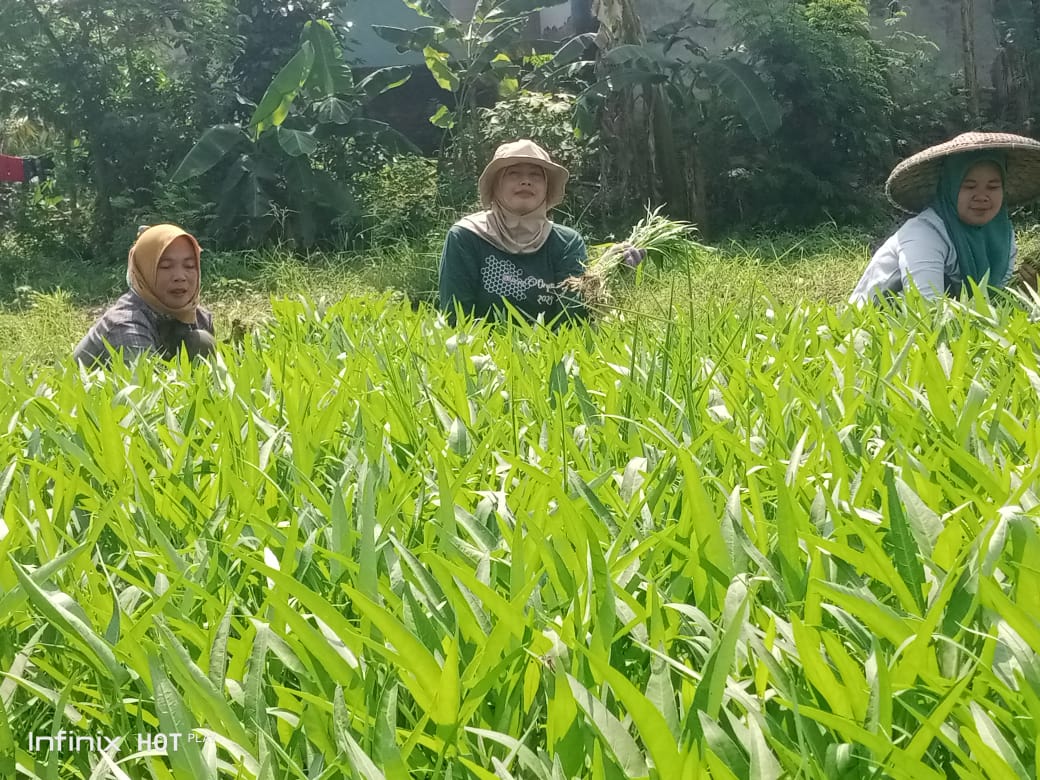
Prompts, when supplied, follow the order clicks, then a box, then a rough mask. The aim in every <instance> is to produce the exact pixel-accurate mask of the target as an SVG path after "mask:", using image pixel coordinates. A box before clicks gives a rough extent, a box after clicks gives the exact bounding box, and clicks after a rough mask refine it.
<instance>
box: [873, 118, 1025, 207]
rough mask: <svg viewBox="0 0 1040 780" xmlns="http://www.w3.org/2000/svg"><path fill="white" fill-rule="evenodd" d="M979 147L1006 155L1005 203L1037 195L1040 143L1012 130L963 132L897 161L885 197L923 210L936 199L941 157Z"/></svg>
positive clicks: (1013, 203)
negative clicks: (1012, 132) (1013, 132)
mask: <svg viewBox="0 0 1040 780" xmlns="http://www.w3.org/2000/svg"><path fill="white" fill-rule="evenodd" d="M980 150H993V151H1002V152H1006V154H1007V177H1006V178H1005V180H1004V203H1006V204H1007V205H1008V206H1018V205H1020V204H1022V203H1028V202H1029V201H1031V200H1033V199H1034V198H1037V197H1040V142H1038V141H1034V140H1033V139H1032V138H1027V137H1025V136H1024V135H1012V134H1011V133H964V134H963V135H959V136H957V137H956V138H954V139H952V140H950V141H947V142H946V143H942V144H939V145H937V146H931V147H929V148H927V149H925V150H924V151H922V152H918V153H917V154H915V155H913V156H912V157H907V158H906V159H905V160H903V162H901V163H899V165H897V166H896V167H895V169H894V170H893V171H892V173H891V175H889V177H888V181H887V182H886V183H885V192H886V193H887V194H888V199H889V200H890V201H892V202H893V203H894V204H895V205H896V206H898V207H899V208H901V209H903V210H905V211H912V212H919V211H923V210H924V209H926V208H927V207H928V206H929V205H931V203H932V201H934V200H935V195H936V188H937V186H938V183H939V174H940V171H941V170H942V164H943V160H945V159H946V158H947V157H949V156H951V155H954V154H960V153H962V152H976V151H980Z"/></svg>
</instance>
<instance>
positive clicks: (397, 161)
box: [358, 155, 448, 245]
mask: <svg viewBox="0 0 1040 780" xmlns="http://www.w3.org/2000/svg"><path fill="white" fill-rule="evenodd" d="M358 191H359V196H360V199H361V203H362V208H363V217H362V220H363V230H364V234H365V237H366V238H367V239H368V241H370V242H371V243H373V244H376V245H384V244H388V243H393V242H394V241H395V240H397V239H401V238H421V237H423V236H425V235H427V234H429V233H430V232H432V231H435V230H438V229H441V228H442V227H443V228H445V229H446V227H447V225H445V224H444V223H445V221H446V220H447V219H448V216H447V215H446V214H445V209H444V208H443V207H442V206H440V205H439V202H440V197H439V193H438V189H437V163H436V161H435V160H430V159H427V158H425V157H420V156H418V155H402V156H400V157H396V158H394V159H392V160H391V161H390V162H388V163H387V164H386V165H384V166H383V167H382V168H380V169H379V170H376V171H373V172H371V173H367V174H365V175H363V176H362V177H361V178H360V180H359V184H358Z"/></svg>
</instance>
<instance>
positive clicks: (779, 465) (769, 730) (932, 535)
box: [0, 295, 1040, 780]
mask: <svg viewBox="0 0 1040 780" xmlns="http://www.w3.org/2000/svg"><path fill="white" fill-rule="evenodd" d="M274 314H275V317H274V320H273V321H272V322H271V323H270V325H269V326H267V327H266V328H265V329H264V330H263V331H262V332H259V333H257V334H254V335H252V336H250V337H248V338H246V339H245V340H244V342H243V343H242V344H240V345H236V346H234V347H232V346H226V347H224V348H223V351H222V353H221V354H220V355H219V356H217V357H216V358H215V359H214V360H213V362H212V363H211V364H202V365H197V366H192V365H191V364H190V363H189V362H188V360H187V359H186V358H185V359H184V360H183V362H180V363H175V364H174V365H172V366H170V365H164V364H162V363H159V362H152V361H150V360H148V359H145V360H144V361H143V362H139V363H138V364H136V365H124V364H123V363H122V362H121V361H120V360H116V362H115V365H114V367H113V369H112V370H111V371H109V372H103V371H100V370H99V371H85V370H79V369H74V368H73V367H71V366H70V365H56V366H55V365H51V366H35V367H31V366H28V365H25V364H22V363H20V362H18V361H16V362H15V363H13V364H11V363H8V364H7V365H6V366H5V367H4V368H3V369H2V371H3V380H4V381H3V382H0V419H2V420H3V421H4V430H5V434H4V436H3V437H0V559H2V560H3V562H4V563H3V565H2V566H0V669H2V672H3V679H2V681H0V775H2V776H4V777H24V778H34V779H36V778H38V779H39V780H44V779H46V778H61V779H62V780H75V779H82V780H87V778H100V777H114V778H140V779H144V778H148V779H150V780H167V779H168V778H177V779H178V780H180V779H181V778H184V779H185V780H187V779H188V778H191V780H217V779H218V778H249V779H250V780H253V779H254V778H265V779H267V780H275V779H277V780H283V779H284V778H301V779H302V778H338V777H359V778H366V780H377V779H380V780H381V779H382V778H386V779H387V780H404V778H408V777H453V778H458V779H461V780H471V779H472V780H492V778H504V777H516V778H519V777H530V778H541V779H542V780H557V778H587V777H602V778H653V779H654V780H673V779H674V778H681V777H696V776H705V777H707V776H710V777H718V778H734V777H736V778H752V777H753V778H769V779H770V780H776V779H777V778H781V777H795V776H798V777H813V778H824V777H827V778H831V777H846V778H864V779H866V778H875V777H891V778H897V779H898V780H941V778H946V777H965V778H969V777H970V778H994V777H1007V778H1030V777H1035V776H1036V772H1037V743H1038V740H1037V736H1038V728H1037V723H1038V718H1040V659H1038V656H1037V652H1038V650H1040V619H1038V615H1040V497H1038V494H1037V488H1036V486H1037V481H1038V472H1040V466H1038V464H1040V437H1038V436H1037V429H1036V425H1035V422H1034V421H1035V420H1036V419H1037V416H1038V414H1040V362H1038V358H1037V355H1038V354H1040V350H1038V346H1040V345H1038V343H1037V332H1036V327H1035V325H1034V324H1033V323H1032V322H1030V321H1029V318H1028V317H1027V316H1026V314H1025V313H1023V312H1021V311H1018V310H1015V309H999V308H997V307H996V306H995V305H994V304H992V303H990V302H989V301H987V300H986V299H985V297H984V296H982V295H979V296H977V297H976V299H975V300H974V301H973V302H972V303H971V304H969V305H964V304H959V303H957V302H946V303H940V304H937V305H931V306H930V305H928V304H926V303H923V302H921V301H919V300H918V301H913V300H912V301H909V302H908V303H907V304H906V305H905V306H903V305H902V304H900V305H899V306H898V307H897V308H895V309H874V308H866V309H863V310H857V309H854V308H850V309H848V310H846V311H843V312H836V311H835V310H834V309H833V308H831V307H827V306H822V305H818V304H814V305H807V306H805V305H803V306H789V305H781V304H778V303H773V302H770V301H769V300H763V301H761V302H756V305H754V306H746V307H743V306H742V307H740V308H736V307H734V306H723V305H721V304H720V305H716V306H710V307H708V308H706V309H705V310H698V311H684V310H683V307H682V306H679V305H677V306H676V307H674V309H673V311H672V312H671V314H670V316H669V317H668V318H667V319H665V320H663V321H662V322H660V323H657V322H656V321H654V320H651V319H644V320H641V321H640V322H638V323H632V324H624V323H617V322H615V323H604V324H602V326H601V327H598V328H597V329H595V330H583V329H578V328H563V329H560V330H559V331H558V332H553V331H551V330H549V329H546V328H534V327H530V326H526V325H522V324H503V325H500V326H489V325H485V324H481V323H463V324H462V325H460V326H459V328H457V329H450V328H448V327H447V326H446V325H445V322H444V321H443V319H441V318H439V317H436V316H431V315H430V314H425V313H422V312H413V311H411V310H410V309H409V308H408V307H407V306H406V305H398V304H392V303H391V302H390V301H388V300H385V299H378V300H367V299H347V300H344V301H341V302H339V303H336V304H335V305H330V306H328V307H323V306H315V305H313V304H311V303H308V302H306V301H278V302H276V304H275V312H274ZM70 745H71V747H70Z"/></svg>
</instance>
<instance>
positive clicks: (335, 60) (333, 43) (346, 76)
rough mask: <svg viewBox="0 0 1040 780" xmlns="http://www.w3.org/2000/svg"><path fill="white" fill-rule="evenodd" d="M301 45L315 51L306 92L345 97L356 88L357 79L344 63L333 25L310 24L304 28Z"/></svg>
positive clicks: (319, 22)
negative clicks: (308, 44) (307, 43)
mask: <svg viewBox="0 0 1040 780" xmlns="http://www.w3.org/2000/svg"><path fill="white" fill-rule="evenodd" d="M302 42H304V43H306V42H309V43H310V45H311V47H312V49H313V50H314V61H313V63H312V65H311V69H310V74H309V75H308V76H307V81H306V83H305V84H304V87H305V89H307V90H308V91H310V92H311V93H312V94H316V95H320V96H325V97H332V96H333V95H342V94H346V93H348V92H350V91H351V90H352V89H353V87H354V77H353V75H352V74H351V71H350V67H349V66H348V65H347V63H346V62H344V61H343V50H342V48H341V47H340V45H339V41H338V40H337V38H336V33H335V32H334V31H333V29H332V25H331V24H329V23H328V22H326V21H324V20H320V21H313V20H312V21H309V22H307V23H306V24H305V25H304V27H303V36H302Z"/></svg>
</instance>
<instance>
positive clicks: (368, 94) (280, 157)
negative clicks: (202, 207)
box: [172, 21, 418, 246]
mask: <svg viewBox="0 0 1040 780" xmlns="http://www.w3.org/2000/svg"><path fill="white" fill-rule="evenodd" d="M410 75H411V71H410V69H408V68H407V67H392V68H383V69H381V70H377V71H375V72H374V73H372V74H371V75H369V76H368V77H367V78H365V79H364V80H362V81H360V82H358V83H355V82H354V79H353V76H352V74H351V71H350V68H349V66H348V65H347V64H346V61H345V60H344V57H343V51H342V48H341V47H340V44H339V41H338V40H337V38H336V35H335V32H334V31H333V29H332V26H331V25H329V24H328V22H324V21H319V22H313V21H312V22H308V23H307V24H306V25H305V26H304V30H303V33H302V35H301V40H300V48H299V50H298V51H297V52H296V54H295V55H293V57H292V58H291V59H290V60H289V62H287V63H286V64H285V66H284V67H283V68H282V69H281V70H280V71H279V72H278V73H277V74H276V75H275V77H274V79H273V80H272V82H271V85H270V86H269V87H268V89H267V91H266V92H265V94H264V96H263V98H262V99H261V100H260V102H259V103H258V104H257V105H256V107H255V110H254V111H253V115H252V117H251V119H250V120H249V123H248V124H247V125H239V124H224V125H216V126H214V127H211V128H209V129H208V130H206V131H205V132H204V133H203V134H202V137H201V138H200V139H199V141H198V142H197V143H196V144H195V146H194V147H193V148H192V149H191V151H189V152H188V154H187V155H186V156H185V158H184V160H183V161H182V162H181V164H180V165H179V166H178V168H177V170H176V171H174V174H173V177H172V179H173V182H175V183H176V182H183V181H186V180H189V179H192V178H195V177H200V176H204V175H205V174H210V173H211V172H212V175H210V176H208V177H206V178H207V182H208V183H209V184H211V185H212V186H214V187H215V188H216V193H215V201H216V203H217V213H216V221H215V225H214V233H215V234H216V235H217V236H218V237H220V238H222V239H224V240H230V241H237V240H239V239H241V238H243V237H244V238H246V239H247V240H248V241H249V243H252V244H254V245H255V244H258V243H260V242H261V241H263V240H264V239H265V238H267V237H269V236H270V235H271V233H272V231H274V230H275V229H276V228H278V229H279V231H280V232H279V235H278V237H279V238H283V239H289V240H292V241H295V242H296V243H298V244H300V245H303V246H309V245H311V244H313V243H314V242H315V241H316V240H317V239H318V238H319V237H320V236H321V234H322V233H323V232H327V230H328V229H329V228H330V227H331V226H332V224H333V222H334V221H335V220H337V219H339V218H342V217H344V216H347V217H349V216H356V215H357V214H358V213H359V210H358V207H357V204H356V201H355V198H354V194H353V193H352V191H351V189H350V187H349V186H348V185H347V184H346V183H344V182H342V181H340V180H339V179H337V178H336V177H335V176H333V175H332V174H331V173H330V172H329V171H328V170H327V169H326V168H325V167H323V165H322V161H321V157H322V153H323V152H327V151H328V149H329V147H330V146H331V145H333V144H334V143H335V142H336V140H337V139H339V140H342V139H349V138H358V137H362V136H363V137H367V138H369V139H371V140H372V141H373V142H375V143H378V144H381V145H383V146H387V147H394V148H403V149H407V150H408V151H413V152H418V150H417V149H416V148H415V147H414V145H412V144H411V143H410V142H409V141H408V140H407V139H406V138H405V137H404V136H402V135H400V134H399V133H398V132H397V131H395V130H393V128H391V127H390V126H389V125H387V124H385V123H383V122H377V121H374V120H371V119H366V118H364V117H362V116H360V111H361V109H362V108H363V106H364V105H365V103H366V101H367V100H369V99H370V98H373V97H375V96H376V95H379V94H381V93H383V92H386V91H387V90H390V89H393V88H394V87H396V86H398V85H400V84H402V83H404V82H405V81H406V80H407V79H408V78H409V77H410ZM217 173H219V174H220V175H219V176H217V175H216V174H217ZM243 234H244V235H243Z"/></svg>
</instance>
